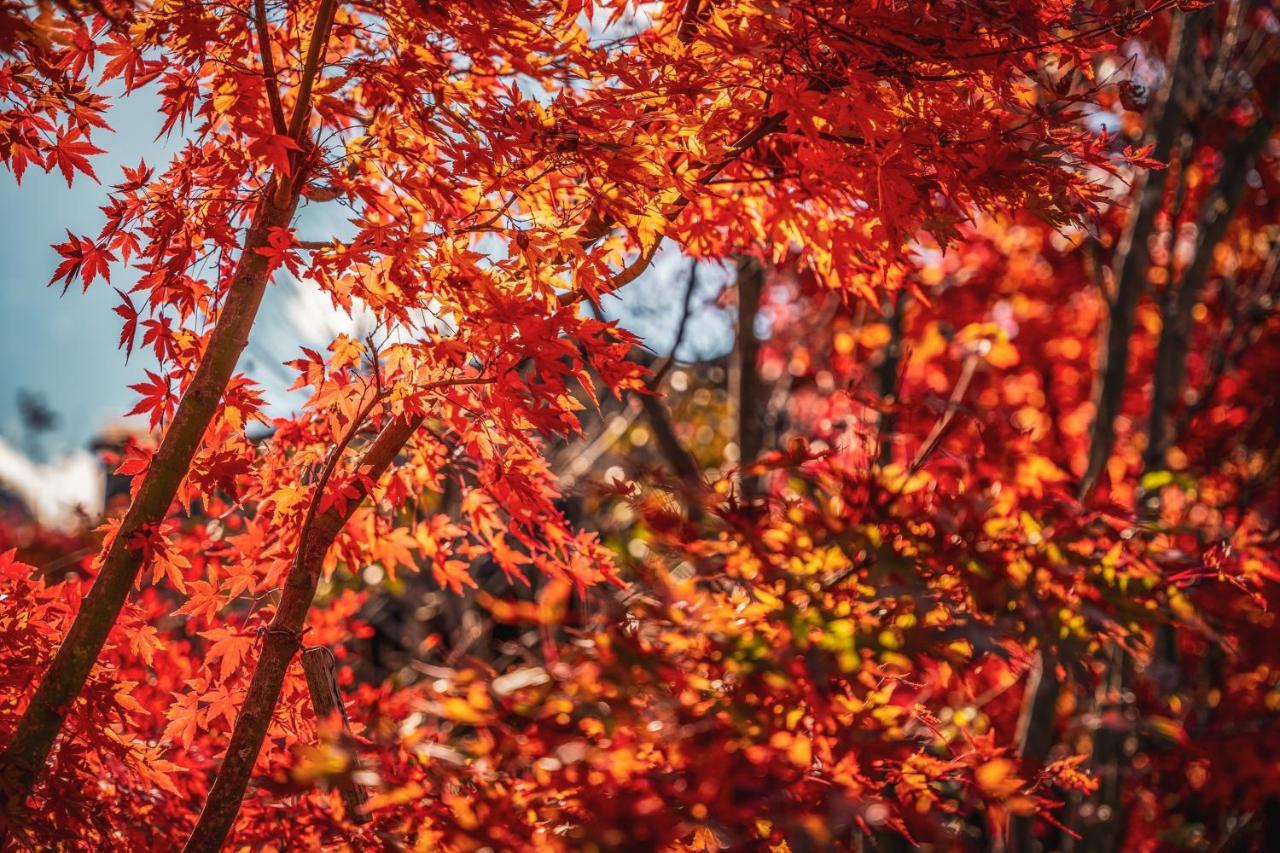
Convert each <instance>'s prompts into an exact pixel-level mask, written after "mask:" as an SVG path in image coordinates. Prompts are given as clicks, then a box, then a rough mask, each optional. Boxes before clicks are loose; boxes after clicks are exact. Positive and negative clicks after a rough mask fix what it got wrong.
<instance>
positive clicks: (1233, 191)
mask: <svg viewBox="0 0 1280 853" xmlns="http://www.w3.org/2000/svg"><path fill="white" fill-rule="evenodd" d="M1267 106H1268V111H1267V112H1265V113H1264V114H1263V115H1261V116H1259V118H1258V120H1257V121H1256V122H1255V123H1254V125H1253V127H1252V128H1251V129H1250V130H1249V132H1248V133H1246V134H1245V135H1244V136H1243V137H1242V138H1240V139H1236V140H1233V141H1232V142H1231V143H1229V144H1228V145H1227V146H1226V147H1225V148H1224V149H1223V151H1222V154H1221V157H1222V171H1221V173H1220V174H1219V176H1218V181H1217V184H1216V185H1215V186H1214V188H1213V191H1212V192H1211V193H1210V194H1209V196H1208V198H1206V199H1205V200H1204V203H1203V204H1202V205H1201V207H1200V214H1199V217H1198V219H1197V222H1196V244H1195V256H1194V257H1193V258H1192V261H1191V264H1190V265H1189V266H1188V267H1187V269H1186V270H1185V271H1184V272H1183V274H1182V277H1181V279H1180V280H1179V281H1178V283H1177V285H1176V289H1175V290H1174V291H1173V293H1172V294H1170V297H1169V298H1168V299H1166V300H1164V304H1163V306H1162V308H1163V310H1162V312H1161V319H1162V325H1161V328H1160V341H1159V343H1158V344H1157V348H1156V361H1155V380H1154V384H1153V388H1152V395H1151V421H1150V426H1149V431H1148V438H1147V448H1146V451H1145V453H1144V456H1143V470H1144V472H1145V471H1156V470H1160V469H1161V468H1163V467H1164V455H1165V453H1166V452H1167V451H1168V449H1169V447H1170V446H1171V445H1172V443H1173V442H1175V441H1177V438H1178V437H1177V436H1176V435H1175V434H1174V430H1173V411H1172V409H1173V408H1174V407H1175V405H1176V401H1177V399H1178V397H1179V395H1180V394H1181V392H1182V387H1183V384H1184V381H1185V378H1186V366H1187V350H1188V348H1189V346H1190V343H1191V314H1192V311H1193V310H1194V309H1195V307H1196V303H1197V302H1199V300H1200V294H1201V291H1203V289H1204V284H1205V281H1206V280H1207V279H1208V277H1209V273H1210V272H1211V271H1212V268H1213V254H1214V249H1215V248H1216V247H1217V245H1218V244H1219V243H1220V242H1222V238H1223V237H1225V236H1226V233H1227V228H1228V227H1229V226H1230V224H1231V220H1232V218H1233V217H1234V216H1235V213H1236V210H1238V209H1239V207H1240V202H1241V201H1242V200H1243V198H1244V192H1245V187H1246V179H1247V178H1248V176H1249V172H1250V171H1251V170H1252V169H1253V164H1254V161H1255V160H1256V158H1257V156H1258V153H1259V152H1260V151H1261V150H1262V148H1263V147H1264V146H1265V145H1266V144H1267V142H1268V140H1270V138H1271V133H1272V130H1273V129H1274V128H1275V121H1276V111H1277V110H1280V97H1278V96H1276V95H1273V97H1272V102H1271V103H1270V104H1268V105H1267ZM1173 286H1174V285H1173V284H1172V282H1171V283H1170V287H1173Z"/></svg>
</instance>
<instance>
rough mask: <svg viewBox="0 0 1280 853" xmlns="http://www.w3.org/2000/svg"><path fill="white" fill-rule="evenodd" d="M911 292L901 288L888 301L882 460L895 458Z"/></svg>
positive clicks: (881, 380) (879, 372)
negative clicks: (904, 330)
mask: <svg viewBox="0 0 1280 853" xmlns="http://www.w3.org/2000/svg"><path fill="white" fill-rule="evenodd" d="M906 305H907V293H906V291H905V290H900V291H898V292H897V293H895V294H894V295H893V297H892V300H891V301H889V302H887V303H885V322H886V323H888V324H889V342H888V343H887V344H885V347H884V355H883V357H882V358H881V361H880V366H879V367H878V368H877V369H876V374H877V378H878V379H879V384H880V406H881V409H880V417H879V423H878V424H877V427H876V431H877V433H879V442H880V453H879V457H880V464H881V465H888V464H889V463H890V462H892V461H893V435H894V433H895V432H897V429H898V413H897V403H898V370H899V368H900V367H901V364H902V315H903V313H904V312H905V311H906Z"/></svg>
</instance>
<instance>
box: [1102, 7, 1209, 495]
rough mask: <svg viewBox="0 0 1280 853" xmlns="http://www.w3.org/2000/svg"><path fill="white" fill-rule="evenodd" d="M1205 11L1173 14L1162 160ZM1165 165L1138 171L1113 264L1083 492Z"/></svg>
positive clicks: (1108, 442) (1105, 436) (1118, 365)
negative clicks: (1130, 210)
mask: <svg viewBox="0 0 1280 853" xmlns="http://www.w3.org/2000/svg"><path fill="white" fill-rule="evenodd" d="M1207 14H1208V13H1207V12H1205V11H1199V12H1195V13H1192V14H1187V15H1179V16H1177V17H1176V18H1175V19H1174V29H1173V35H1172V36H1171V38H1170V42H1169V54H1168V59H1167V61H1166V67H1167V68H1168V74H1167V76H1166V77H1165V81H1164V85H1163V87H1161V90H1160V96H1159V99H1158V101H1157V102H1156V104H1154V105H1153V107H1152V109H1153V111H1154V112H1153V115H1154V116H1155V120H1154V122H1153V124H1152V130H1151V132H1150V133H1149V135H1148V141H1150V142H1151V144H1152V145H1154V148H1152V150H1151V157H1152V158H1154V159H1156V160H1159V161H1161V162H1165V163H1167V162H1168V161H1169V157H1170V155H1171V154H1172V153H1173V145H1174V142H1175V141H1176V140H1177V138H1178V136H1179V134H1180V133H1181V132H1182V125H1183V121H1184V119H1185V117H1186V116H1185V103H1184V101H1185V98H1186V91H1187V89H1188V87H1189V86H1190V84H1191V82H1192V80H1193V78H1194V67H1195V61H1196V45H1197V42H1198V37H1199V34H1200V28H1201V26H1202V25H1203V23H1204V21H1205V19H1206V17H1207ZM1167 176H1168V171H1167V170H1166V169H1152V170H1148V171H1147V172H1144V173H1143V176H1142V180H1141V187H1142V188H1141V189H1140V190H1139V192H1138V197H1137V203H1136V204H1135V206H1134V208H1133V213H1132V215H1131V216H1130V217H1129V222H1128V225H1127V227H1126V229H1125V233H1124V236H1123V237H1122V238H1121V240H1120V244H1119V245H1118V246H1117V247H1116V258H1115V263H1114V265H1113V278H1114V280H1115V290H1114V292H1113V293H1112V294H1111V295H1110V297H1109V299H1108V302H1109V308H1110V311H1109V314H1108V319H1107V330H1106V335H1105V338H1104V341H1103V347H1102V350H1101V352H1100V355H1099V362H1098V376H1097V380H1096V382H1095V383H1094V394H1093V400H1094V407H1095V410H1094V419H1093V428H1092V433H1091V434H1090V438H1089V462H1088V465H1087V467H1086V468H1085V473H1084V477H1083V479H1082V482H1081V493H1082V494H1087V493H1088V492H1089V491H1090V490H1092V488H1093V486H1094V485H1095V484H1096V483H1097V481H1098V477H1099V476H1100V475H1101V474H1102V472H1103V470H1104V469H1105V468H1106V465H1107V460H1108V459H1110V458H1111V448H1112V445H1113V444H1114V441H1115V419H1116V416H1117V415H1118V414H1119V413H1120V403H1121V400H1122V399H1123V397H1124V386H1125V380H1126V378H1127V373H1128V366H1129V337H1130V336H1131V335H1132V334H1133V324H1134V318H1135V316H1136V314H1137V310H1138V300H1139V299H1140V298H1141V296H1142V293H1143V291H1145V290H1146V286H1147V275H1148V267H1149V265H1150V262H1151V247H1150V245H1149V243H1148V241H1149V240H1150V238H1151V232H1152V230H1153V229H1154V227H1155V222H1156V216H1157V214H1159V212H1160V207H1161V204H1162V203H1163V201H1164V188H1165V182H1166V180H1167Z"/></svg>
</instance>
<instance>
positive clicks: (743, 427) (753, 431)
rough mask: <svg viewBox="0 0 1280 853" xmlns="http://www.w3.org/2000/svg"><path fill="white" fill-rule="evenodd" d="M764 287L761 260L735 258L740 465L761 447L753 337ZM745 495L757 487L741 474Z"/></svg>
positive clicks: (760, 404) (734, 388) (760, 391)
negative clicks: (736, 267) (736, 263)
mask: <svg viewBox="0 0 1280 853" xmlns="http://www.w3.org/2000/svg"><path fill="white" fill-rule="evenodd" d="M763 289H764V264H762V263H761V262H760V261H759V260H757V259H756V258H753V257H749V256H746V255H744V256H742V257H740V258H739V259H738V340H737V346H736V347H735V351H734V361H733V365H732V371H733V372H732V379H733V382H732V387H731V388H730V393H731V395H732V399H733V406H734V412H735V415H736V417H737V442H738V459H739V462H740V464H741V466H742V468H743V469H745V468H746V467H747V466H748V465H750V464H752V463H753V462H755V461H756V458H757V457H758V456H759V455H760V452H761V451H762V450H763V449H764V409H765V399H764V391H763V389H762V387H761V382H760V371H759V366H758V363H757V362H758V361H759V358H760V341H759V340H758V339H757V338H756V331H755V323H756V315H757V314H758V313H759V311H760V295H761V291H762V290H763ZM741 480H742V491H743V493H744V494H745V495H752V494H755V493H756V492H757V491H758V490H759V482H758V478H757V477H748V476H746V475H745V474H744V475H743V476H742V478H741Z"/></svg>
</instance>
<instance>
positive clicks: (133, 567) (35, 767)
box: [0, 0, 335, 843]
mask: <svg viewBox="0 0 1280 853" xmlns="http://www.w3.org/2000/svg"><path fill="white" fill-rule="evenodd" d="M334 7H335V3H334V0H322V2H321V3H320V7H319V9H318V10H317V17H316V24H315V28H314V30H313V31H312V38H311V43H310V44H309V46H308V50H307V57H306V61H305V65H304V66H303V74H302V79H301V81H300V83H299V88H298V96H297V101H296V103H295V105H294V111H293V114H292V116H291V122H290V126H289V128H288V130H289V135H290V136H291V137H292V138H293V139H294V140H295V141H297V142H299V143H300V145H301V143H302V142H303V141H304V140H305V139H306V137H307V135H308V133H309V130H308V124H309V119H310V116H311V90H312V87H313V85H314V82H315V78H316V75H317V74H318V72H319V68H320V64H321V62H322V60H323V54H324V49H325V47H326V45H327V44H328V41H329V31H330V28H331V27H332V24H333V14H334ZM260 33H261V30H260ZM261 47H262V49H263V55H264V56H269V55H270V47H269V46H268V45H266V44H263V45H261ZM302 147H305V146H302ZM305 156H306V153H305V152H299V153H297V154H295V155H294V156H293V157H292V158H291V159H292V163H291V165H292V175H291V176H290V177H288V178H286V177H285V176H283V175H280V174H279V173H277V174H276V175H275V176H274V177H273V179H272V180H271V181H270V182H269V183H268V188H269V190H268V195H267V196H266V197H265V198H264V200H263V201H262V202H261V203H260V205H259V207H258V209H257V211H256V212H255V215H254V219H253V222H252V223H251V225H250V226H249V230H248V232H247V233H246V234H245V239H244V245H243V248H242V249H241V252H240V259H239V261H238V263H237V266H236V271H235V273H234V275H233V276H232V279H231V284H230V287H229V288H228V291H227V297H226V302H225V304H224V305H223V308H222V311H221V313H220V314H219V316H218V322H217V325H216V326H215V327H214V330H213V334H212V335H211V336H210V338H209V344H208V347H207V349H206V350H205V353H204V357H203V358H201V360H200V366H199V367H198V368H196V373H195V376H194V377H192V380H191V384H190V385H189V386H188V387H187V390H186V393H184V394H183V396H182V400H181V402H179V404H178V409H177V411H176V412H175V413H174V417H173V422H172V423H171V424H170V425H169V428H168V430H167V431H166V432H165V434H164V437H163V439H162V440H161V442H160V446H159V447H158V448H157V449H156V452H155V455H154V456H153V457H152V459H151V464H150V466H149V467H148V468H147V472H146V474H145V475H144V477H143V481H142V484H141V485H140V487H139V489H138V494H137V497H136V498H135V499H134V500H133V502H132V503H131V504H130V506H129V509H128V511H127V512H126V513H125V517H124V519H123V520H122V521H121V524H120V528H119V529H118V530H117V531H116V535H115V537H114V538H113V539H112V540H111V543H110V544H109V545H108V546H107V549H106V552H105V553H104V554H103V556H102V566H101V569H100V570H99V572H98V576H97V577H96V578H95V579H94V583H93V586H92V588H91V589H90V590H89V593H88V595H86V596H85V598H84V601H83V602H82V603H81V605H80V610H79V611H78V612H77V613H76V617H75V619H74V620H73V621H72V623H71V628H70V630H69V631H68V632H67V636H66V638H65V639H64V640H63V641H62V645H61V646H60V647H59V648H58V651H57V653H56V654H55V655H54V658H53V661H52V663H51V664H50V665H49V669H48V671H47V672H46V673H45V675H44V678H42V679H41V681H40V684H39V686H38V687H37V688H36V692H35V695H34V696H33V697H32V699H31V704H30V705H29V706H28V707H27V710H26V712H25V713H24V714H23V715H22V718H21V719H20V720H19V721H18V726H17V728H16V729H15V731H14V735H13V739H12V740H11V741H10V743H9V745H8V747H6V749H5V751H4V753H3V755H0V775H3V777H4V778H5V779H6V780H7V787H6V790H5V791H4V792H0V798H3V805H4V809H5V812H6V813H7V815H9V816H12V815H14V814H17V813H20V812H21V811H22V810H23V809H24V808H25V805H26V801H27V798H28V797H29V796H30V795H31V791H32V789H33V788H34V786H35V783H36V781H37V780H38V779H39V776H40V774H41V772H42V770H43V768H44V765H45V763H46V762H47V760H48V757H49V752H50V751H51V750H52V748H53V744H54V741H55V740H56V739H57V736H58V732H59V731H60V730H61V728H62V725H63V722H64V721H65V719H66V715H67V712H68V711H69V710H70V708H71V705H72V703H73V702H74V701H75V699H76V697H77V696H78V695H79V694H80V690H81V689H82V688H83V687H84V683H85V681H86V679H88V677H89V673H90V671H91V670H92V669H93V665H94V663H95V662H96V661H97V659H98V655H99V654H100V653H101V652H102V647H103V645H104V644H105V642H106V640H107V635H108V634H109V633H110V632H111V627H112V625H114V624H115V621H116V619H117V618H118V617H119V615H120V610H121V608H122V607H123V606H124V602H125V599H126V598H127V597H128V594H129V589H130V588H131V587H132V586H133V584H134V582H135V581H136V579H137V577H138V573H139V572H140V571H141V569H142V560H143V549H142V548H140V547H139V543H138V541H137V540H138V539H139V538H141V536H144V535H146V534H147V532H148V531H149V530H151V529H152V528H154V526H155V525H157V524H159V523H160V522H161V521H163V520H164V518H165V516H166V515H167V514H168V511H169V506H170V505H171V504H172V503H173V499H174V496H175V495H176V494H177V491H178V486H179V485H180V484H181V483H182V479H183V477H185V476H186V473H187V470H188V468H189V467H190V465H191V460H192V458H193V457H194V456H195V453H196V450H197V449H198V448H199V446H200V441H201V439H202V438H203V437H204V432H205V429H206V428H207V427H208V426H209V422H210V421H211V420H212V419H213V416H214V414H215V412H216V411H217V409H218V403H219V402H220V401H221V399H222V394H223V392H224V391H225V390H226V386H227V382H228V381H229V380H230V379H231V374H232V372H233V371H234V370H235V366H236V362H237V361H238V360H239V358H240V354H241V353H242V352H243V351H244V348H245V346H246V345H247V344H248V342H249V331H250V329H251V328H252V327H253V321H254V318H255V317H256V316H257V313H258V307H259V305H260V304H261V303H262V297H263V294H264V293H265V292H266V287H267V283H268V281H269V280H270V278H271V268H270V266H269V259H268V257H267V256H266V255H263V254H261V253H260V252H259V251H258V250H259V249H263V248H266V247H267V246H268V238H269V236H270V233H271V229H273V228H286V227H288V225H289V223H290V222H291V221H292V219H293V215H294V212H295V211H296V210H297V207H298V198H299V195H300V193H301V190H302V185H303V183H304V181H305V175H306V169H305V168H304V162H303V158H304V157H305ZM3 838H4V836H3V830H2V829H0V843H2V842H3Z"/></svg>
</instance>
